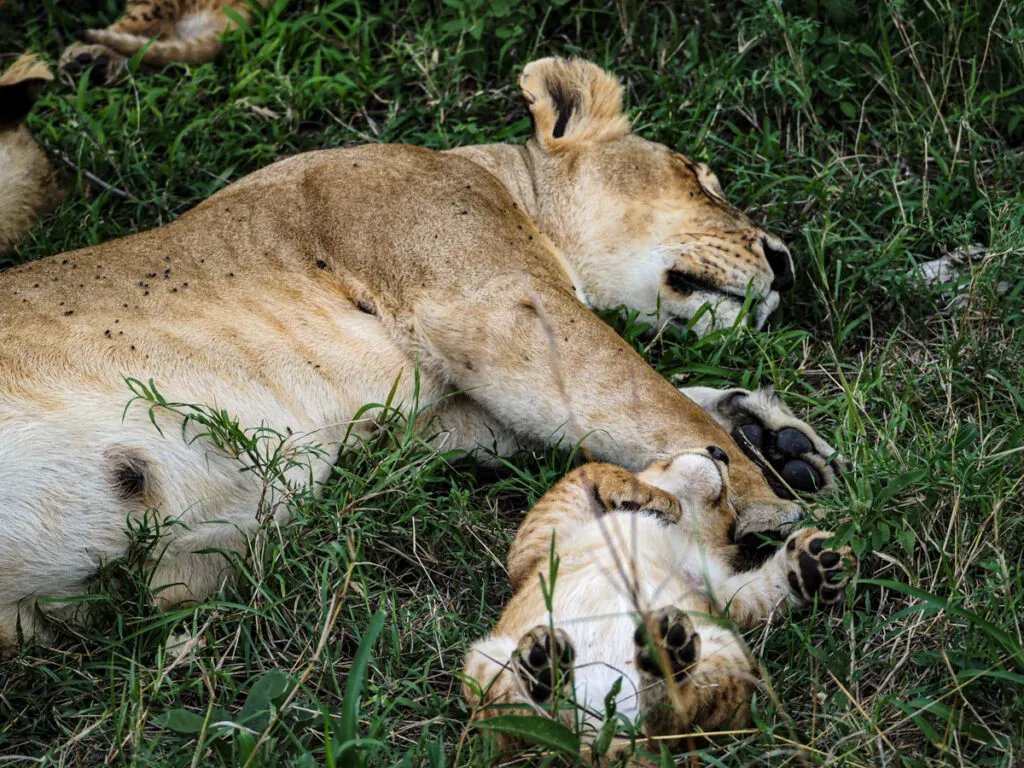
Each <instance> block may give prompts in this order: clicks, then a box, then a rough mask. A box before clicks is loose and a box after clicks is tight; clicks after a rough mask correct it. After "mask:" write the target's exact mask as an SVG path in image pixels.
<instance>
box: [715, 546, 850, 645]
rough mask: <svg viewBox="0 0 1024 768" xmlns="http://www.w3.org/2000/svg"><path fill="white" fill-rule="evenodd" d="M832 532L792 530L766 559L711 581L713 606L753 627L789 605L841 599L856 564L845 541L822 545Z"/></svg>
mask: <svg viewBox="0 0 1024 768" xmlns="http://www.w3.org/2000/svg"><path fill="white" fill-rule="evenodd" d="M831 536H832V534H831V533H829V532H828V531H821V530H818V529H817V528H803V529H801V530H799V531H796V532H795V533H793V534H792V535H791V536H790V537H789V539H787V541H786V543H785V545H783V546H782V547H781V548H780V549H779V550H778V551H777V552H776V553H775V554H774V555H773V556H772V558H771V559H770V560H768V562H766V563H765V564H764V565H762V566H761V567H760V568H758V569H757V570H754V571H747V572H744V573H738V574H735V575H733V576H730V577H729V578H727V579H726V580H725V581H724V582H722V583H721V584H716V585H713V588H714V595H713V596H712V597H713V600H714V602H715V603H716V604H717V610H719V611H720V612H721V613H723V614H725V615H728V616H729V617H730V618H732V619H733V620H734V621H735V622H736V623H737V624H739V625H740V626H741V627H743V628H749V627H753V626H756V625H757V624H759V623H761V622H763V621H766V620H767V619H768V618H769V617H770V616H771V615H772V614H783V613H785V611H786V610H787V607H788V605H789V604H791V603H792V604H795V605H805V604H807V603H811V602H813V601H814V600H815V599H816V600H817V601H818V602H819V603H821V604H822V605H830V604H832V603H836V602H839V600H840V599H842V596H843V591H844V590H845V588H846V585H847V584H849V582H850V579H851V578H852V575H853V572H854V571H855V570H856V567H857V558H856V557H855V556H854V554H853V550H851V549H850V548H849V547H847V546H843V547H839V548H837V549H832V548H831V547H829V546H827V542H828V540H829V539H830V538H831Z"/></svg>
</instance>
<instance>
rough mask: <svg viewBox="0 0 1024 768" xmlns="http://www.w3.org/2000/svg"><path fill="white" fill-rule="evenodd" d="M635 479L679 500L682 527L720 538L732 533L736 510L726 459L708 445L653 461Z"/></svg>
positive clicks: (735, 522) (716, 449) (721, 453)
mask: <svg viewBox="0 0 1024 768" xmlns="http://www.w3.org/2000/svg"><path fill="white" fill-rule="evenodd" d="M637 479H638V480H640V481H641V482H644V483H647V485H653V486H654V487H655V488H660V489H661V490H663V491H667V492H669V493H671V494H672V495H673V496H675V497H676V498H677V499H679V503H680V504H681V505H682V510H683V516H684V518H685V520H684V524H686V525H689V526H692V527H693V528H694V529H696V530H700V531H704V532H705V533H712V532H714V533H716V534H717V537H718V538H719V539H727V538H729V537H731V536H733V535H734V534H735V530H736V524H737V517H736V508H735V507H734V506H733V505H732V502H730V501H729V456H728V454H726V452H725V451H723V450H722V449H721V448H719V447H717V446H714V445H711V446H708V448H707V450H703V451H702V450H693V451H685V452H683V453H680V454H677V455H676V456H673V457H672V458H670V459H664V460H662V461H656V462H654V463H653V464H651V465H650V466H649V467H647V469H645V470H644V471H643V472H640V473H639V474H638V475H637Z"/></svg>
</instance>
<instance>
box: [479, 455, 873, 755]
mask: <svg viewBox="0 0 1024 768" xmlns="http://www.w3.org/2000/svg"><path fill="white" fill-rule="evenodd" d="M728 474H729V473H728V457H727V455H726V454H725V452H724V451H722V450H721V449H719V448H717V447H714V446H712V447H710V448H708V450H707V451H694V452H688V453H683V454H680V455H677V456H675V457H674V458H672V459H669V460H666V461H660V462H656V463H655V464H652V465H651V466H650V467H648V468H647V469H646V470H644V471H643V472H641V473H639V474H637V475H634V474H633V473H631V472H628V471H627V470H625V469H622V468H621V467H617V466H614V465H612V464H587V465H585V466H583V467H581V468H580V469H578V470H576V471H575V472H572V473H570V474H569V475H567V476H566V477H565V478H564V479H563V480H561V481H560V482H559V483H558V484H557V485H555V487H554V488H552V489H551V491H549V492H548V493H547V494H546V495H545V496H544V497H543V498H542V499H541V500H540V501H539V502H538V503H537V505H536V506H535V507H534V508H533V509H532V510H531V511H530V513H529V515H528V516H527V518H526V520H525V521H524V522H523V524H522V526H521V527H520V529H519V532H518V534H517V536H516V539H515V541H514V542H513V544H512V548H511V550H510V552H509V557H508V572H509V579H510V581H511V584H512V588H513V590H514V595H513V597H512V600H511V601H510V602H509V604H508V605H507V606H506V608H505V610H504V612H503V613H502V615H501V618H500V620H499V621H498V624H497V626H496V627H495V629H494V631H493V632H492V633H491V634H490V636H488V637H487V638H485V639H483V640H481V641H479V642H478V643H476V644H475V645H474V646H473V647H472V649H471V650H470V651H469V653H468V655H467V657H466V665H465V670H464V674H465V677H464V681H465V683H464V688H463V693H464V696H465V698H466V700H467V702H468V703H469V705H470V706H471V707H472V709H473V717H474V719H475V720H481V719H486V718H488V717H491V716H493V715H498V714H508V713H509V711H510V710H512V711H513V712H515V711H517V710H518V711H520V712H522V711H530V710H533V711H537V712H541V711H544V710H547V711H557V712H558V715H557V716H558V717H561V718H563V719H564V720H565V721H566V723H567V724H569V725H572V724H575V723H582V727H583V731H584V739H585V741H586V740H588V738H587V737H588V736H589V739H590V740H592V739H593V737H594V735H595V734H596V732H597V729H598V728H599V727H600V725H601V723H602V721H603V719H604V717H605V705H604V702H605V697H606V696H607V695H608V692H609V691H610V690H611V689H612V686H613V685H614V683H615V681H616V680H617V679H618V678H621V679H622V687H621V690H620V694H619V697H618V700H617V711H618V713H619V714H620V715H625V716H626V717H627V718H628V719H629V720H630V721H631V722H632V723H633V724H634V725H637V726H642V729H643V732H644V733H645V734H646V736H647V737H650V738H654V737H658V738H659V742H660V743H665V744H667V745H669V746H670V747H672V746H680V745H682V744H683V743H684V741H685V740H684V739H683V738H682V737H683V736H684V735H685V734H689V733H693V732H694V731H695V730H697V729H700V730H703V731H705V732H707V731H714V730H720V729H723V728H730V727H737V726H742V724H744V723H745V722H747V721H748V720H749V716H750V696H751V693H752V692H753V691H754V689H755V687H756V686H757V683H758V667H757V664H756V663H755V661H754V660H753V658H752V657H751V656H750V654H749V652H748V651H747V650H746V648H745V646H744V644H743V643H742V642H740V640H739V639H738V638H737V637H736V635H735V634H734V633H733V631H732V630H730V629H729V628H728V627H727V626H725V625H724V624H723V622H722V621H720V620H716V618H719V617H729V618H731V619H732V620H733V621H735V622H736V624H737V625H738V626H739V627H740V628H743V629H746V628H751V627H754V626H756V625H759V624H763V623H765V622H767V621H768V620H769V618H770V617H771V616H773V615H779V614H781V613H783V612H785V610H786V608H787V606H789V605H803V604H807V603H810V602H813V601H814V600H817V601H818V602H819V603H835V602H838V601H839V600H840V599H841V598H842V596H843V593H844V587H845V586H846V584H847V583H848V581H849V579H850V575H849V571H848V570H847V569H846V568H844V561H845V562H846V564H847V566H849V565H854V564H855V560H854V557H853V553H852V552H851V551H850V549H849V547H839V548H836V549H832V548H830V547H828V546H827V545H826V542H827V540H828V538H829V536H830V534H829V533H826V532H824V531H820V530H817V529H814V528H805V529H802V530H798V531H797V532H795V533H793V534H792V535H791V536H790V537H789V539H788V540H787V541H786V543H785V544H784V545H783V546H782V547H781V548H780V549H779V550H778V551H777V552H776V553H775V554H774V555H773V556H772V557H771V558H770V559H769V560H768V561H767V562H766V563H765V564H764V565H763V566H761V567H760V568H758V569H757V570H754V571H747V572H737V571H736V569H735V568H734V566H733V562H734V556H735V551H734V549H735V548H734V545H733V544H732V541H731V540H732V532H733V529H734V524H735V512H734V510H733V507H732V505H731V504H730V503H729V501H728ZM552 547H553V550H552ZM552 552H554V554H555V556H556V557H557V570H554V569H553V562H554V560H553V558H552ZM545 592H547V593H548V594H549V596H550V607H551V608H550V610H549V608H548V605H549V603H548V602H547V600H548V598H547V597H546V596H545ZM555 702H562V703H560V704H559V706H557V707H556V706H554V703H555ZM508 745H509V743H508V742H507V741H506V746H508ZM658 749H659V747H657V746H656V747H655V751H657V750H658Z"/></svg>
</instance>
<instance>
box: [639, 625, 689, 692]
mask: <svg viewBox="0 0 1024 768" xmlns="http://www.w3.org/2000/svg"><path fill="white" fill-rule="evenodd" d="M657 626H658V632H659V634H660V636H661V647H663V648H664V655H663V654H662V653H661V648H660V647H659V646H658V644H656V643H655V641H654V639H653V638H650V637H649V634H648V631H647V625H645V624H642V623H641V624H640V625H638V626H637V628H636V632H634V633H633V643H634V644H635V645H636V649H637V650H636V665H637V667H638V668H639V669H641V670H642V671H644V672H646V673H647V674H649V675H653V676H654V677H666V671H665V669H663V666H662V665H663V661H664V658H665V657H667V659H668V663H669V667H670V670H669V671H670V672H671V676H672V679H674V680H679V679H680V678H682V677H684V676H685V675H686V672H687V670H689V669H690V667H692V666H693V665H694V664H695V663H696V661H697V657H698V656H699V655H700V635H698V634H697V633H696V632H695V631H694V629H693V623H692V622H691V621H690V620H689V619H688V618H687V617H686V616H685V615H684V614H682V613H679V612H678V611H676V610H675V609H663V611H662V612H661V616H659V617H658V619H657Z"/></svg>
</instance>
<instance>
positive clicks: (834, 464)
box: [680, 387, 842, 499]
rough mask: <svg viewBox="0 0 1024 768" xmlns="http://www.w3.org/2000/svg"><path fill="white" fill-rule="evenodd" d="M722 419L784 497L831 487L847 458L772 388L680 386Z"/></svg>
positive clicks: (772, 485) (772, 486)
mask: <svg viewBox="0 0 1024 768" xmlns="http://www.w3.org/2000/svg"><path fill="white" fill-rule="evenodd" d="M680 391H681V392H682V393H683V394H684V395H686V396H687V397H689V398H690V399H691V400H693V401H694V402H696V403H697V405H699V406H700V407H701V408H703V409H704V410H705V411H707V413H708V414H709V415H710V416H711V417H712V418H713V419H714V420H715V421H717V422H718V423H719V424H720V425H721V426H722V427H723V428H724V429H725V430H726V431H727V432H728V433H729V434H730V435H731V436H732V438H733V440H735V441H736V443H737V444H738V445H739V447H740V448H741V449H742V450H743V452H744V453H745V454H746V455H747V456H748V457H749V458H750V459H751V460H752V461H754V463H756V464H757V465H758V466H760V467H761V471H762V473H763V474H764V476H765V479H766V480H767V481H768V484H769V485H770V486H771V488H772V490H773V491H775V493H776V495H777V496H779V497H781V498H783V499H793V498H795V497H796V494H797V493H817V492H820V491H826V490H830V489H831V488H832V487H833V484H834V482H835V478H836V477H837V476H838V475H839V474H840V465H841V463H842V458H841V457H839V456H838V454H837V453H836V450H835V448H833V447H832V446H831V445H829V444H828V443H826V442H825V441H824V440H822V439H821V438H820V437H819V436H818V434H817V433H816V432H815V431H814V430H813V429H812V428H811V427H810V426H809V425H808V424H806V423H805V422H803V421H801V420H800V419H798V418H797V417H796V416H794V415H793V412H792V411H791V410H789V408H787V407H786V404H785V403H783V402H782V399H781V398H780V397H779V395H778V394H777V393H775V392H772V391H770V390H756V391H753V392H751V391H750V390H747V389H739V388H736V389H724V390H720V389H712V388H710V387H687V388H683V389H681V390H680Z"/></svg>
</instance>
